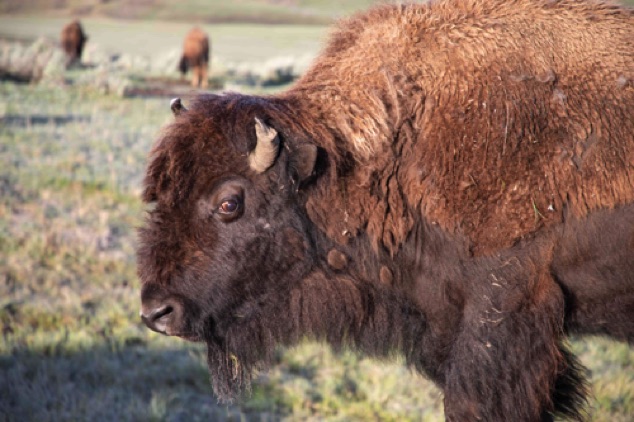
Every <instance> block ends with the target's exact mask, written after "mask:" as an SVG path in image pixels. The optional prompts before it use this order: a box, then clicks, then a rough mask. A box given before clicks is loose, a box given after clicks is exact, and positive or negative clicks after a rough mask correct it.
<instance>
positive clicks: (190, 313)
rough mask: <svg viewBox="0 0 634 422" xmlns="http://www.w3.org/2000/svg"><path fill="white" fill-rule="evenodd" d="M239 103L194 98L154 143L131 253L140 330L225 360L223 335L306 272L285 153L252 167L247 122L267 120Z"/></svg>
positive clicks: (305, 240)
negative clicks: (263, 167)
mask: <svg viewBox="0 0 634 422" xmlns="http://www.w3.org/2000/svg"><path fill="white" fill-rule="evenodd" d="M239 98H240V97H237V96H235V97H233V96H226V97H205V98H201V99H199V100H198V102H197V103H196V104H194V106H193V107H192V109H191V110H189V111H187V112H186V113H184V114H183V115H181V116H179V117H178V118H177V119H176V121H175V122H174V123H173V124H172V125H171V126H170V127H169V128H168V130H167V131H166V134H165V136H164V137H163V138H162V139H161V140H160V141H159V142H158V144H157V145H156V147H155V149H154V151H153V153H152V155H151V160H150V163H149V166H148V171H147V176H146V179H145V192H144V200H145V201H146V202H147V203H150V204H154V207H153V209H151V210H150V211H149V212H148V216H147V219H146V224H145V226H144V227H143V228H142V229H140V231H139V237H140V248H139V251H138V272H139V276H140V278H141V281H142V283H143V288H142V315H143V318H144V320H145V322H146V324H148V326H149V327H150V328H152V329H154V330H156V331H159V332H162V333H165V334H168V335H175V336H180V337H183V338H186V339H190V340H198V341H200V340H204V341H206V342H207V343H208V345H210V348H215V349H214V350H216V351H221V354H222V355H223V358H226V361H227V362H231V360H230V357H231V356H234V355H239V354H240V350H233V348H231V347H230V345H228V344H227V342H228V341H229V340H228V339H227V330H228V328H229V327H232V326H234V325H235V324H236V321H248V320H249V319H251V318H256V319H257V316H258V315H259V309H258V304H259V303H265V302H266V301H267V297H268V296H272V295H275V296H276V297H277V296H279V295H280V294H281V292H284V291H288V290H290V289H291V288H292V286H293V284H294V283H296V282H297V280H299V279H301V278H302V277H303V276H304V275H305V273H306V272H307V271H308V270H309V269H310V266H311V259H310V255H311V251H310V249H311V247H310V245H311V239H310V238H309V237H308V235H307V223H306V220H305V218H304V217H303V215H302V214H301V213H300V212H299V211H298V210H299V207H298V206H297V199H296V190H295V189H293V181H292V177H290V176H289V175H288V174H289V173H288V168H287V162H288V160H287V159H286V157H287V156H286V154H287V153H286V151H285V150H284V151H282V152H281V154H280V157H279V158H278V160H277V162H276V164H275V166H274V167H273V168H271V169H269V170H268V171H267V172H265V173H256V172H255V171H253V170H251V169H250V168H249V166H248V163H247V153H248V151H250V150H252V149H253V147H254V145H255V142H256V141H255V134H254V124H253V123H254V118H255V117H259V118H260V119H264V120H266V119H267V116H266V115H265V114H263V110H262V109H261V108H260V107H259V105H258V104H253V103H252V102H249V101H239ZM238 116H239V117H238ZM236 119H240V120H239V121H238V122H236ZM229 122H230V123H231V125H232V126H231V127H230V128H228V127H227V125H228V123H229ZM232 341H235V340H232ZM237 349H239V348H237ZM219 353H220V352H219ZM260 358H262V357H261V356H252V359H251V360H253V361H257V360H259V359H260ZM219 359H222V358H219ZM241 360H242V361H243V365H249V364H255V362H251V363H250V362H249V358H243V359H241ZM214 366H215V367H220V368H222V367H223V366H222V365H214ZM219 376H220V377H221V375H217V377H219Z"/></svg>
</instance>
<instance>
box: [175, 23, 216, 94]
mask: <svg viewBox="0 0 634 422" xmlns="http://www.w3.org/2000/svg"><path fill="white" fill-rule="evenodd" d="M208 67H209V38H208V37H207V34H205V32H204V31H203V30H201V29H200V28H194V29H192V30H191V31H189V32H188V33H187V35H186V36H185V42H184V44H183V56H182V57H181V60H180V62H179V64H178V69H179V70H180V72H181V74H182V75H183V77H184V76H185V74H186V73H187V71H188V70H189V69H190V68H191V69H192V86H194V87H203V88H206V87H207V71H208Z"/></svg>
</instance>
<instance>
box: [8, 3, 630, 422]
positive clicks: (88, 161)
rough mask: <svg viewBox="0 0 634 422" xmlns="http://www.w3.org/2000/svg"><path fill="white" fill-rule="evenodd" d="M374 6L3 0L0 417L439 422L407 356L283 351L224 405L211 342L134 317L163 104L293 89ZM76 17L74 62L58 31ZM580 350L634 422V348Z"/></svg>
mask: <svg viewBox="0 0 634 422" xmlns="http://www.w3.org/2000/svg"><path fill="white" fill-rule="evenodd" d="M629 1H630V4H632V3H634V0H629ZM374 3H377V2H376V1H372V0H346V1H339V0H233V1H223V0H48V1H45V0H0V328H1V330H2V333H1V335H0V422H1V421H67V420H69V421H71V420H72V421H84V420H91V421H128V420H130V421H196V420H205V421H225V420H227V421H229V420H231V421H278V420H319V421H321V420H328V421H355V420H358V421H366V420H381V421H442V420H444V419H443V413H442V394H441V393H440V391H439V390H438V389H436V388H435V387H434V386H433V385H432V384H431V383H429V382H428V381H426V380H424V379H423V378H422V377H420V376H418V375H416V374H413V373H412V372H411V371H410V370H408V369H407V368H406V367H404V366H403V365H402V362H378V361H374V360H370V359H364V358H361V357H358V356H355V355H353V354H351V353H345V352H344V353H341V354H334V353H333V352H332V351H331V350H330V349H329V348H328V347H327V346H324V345H321V344H315V343H305V344H302V345H300V346H298V347H296V348H294V349H292V350H280V351H279V352H278V354H277V356H276V362H275V365H274V366H273V368H272V369H271V370H270V371H268V372H265V373H262V374H261V375H260V376H259V377H258V378H257V379H256V380H255V382H254V385H253V389H252V391H251V392H250V394H248V395H246V396H245V397H243V398H242V399H241V400H240V401H239V402H236V403H234V404H232V405H220V404H218V402H217V400H216V399H215V398H214V397H213V395H212V392H211V387H210V384H209V379H208V374H207V369H206V365H205V350H204V347H203V346H200V345H195V344H189V343H185V342H183V341H181V340H178V339H172V338H167V337H163V336H160V335H158V334H155V333H153V332H150V330H148V329H146V328H144V326H143V325H142V323H141V321H140V319H139V317H138V312H139V306H140V305H139V282H138V280H137V277H136V273H135V271H136V270H135V262H134V260H135V256H134V254H135V241H136V239H135V228H136V227H137V226H139V225H140V224H141V221H142V218H143V206H142V204H141V203H140V200H139V193H140V182H141V178H142V175H143V172H144V166H145V158H146V155H147V153H148V151H149V150H150V148H151V146H152V143H153V140H154V139H155V138H156V136H157V133H158V131H159V130H160V128H161V126H162V125H164V124H166V123H167V122H169V121H170V120H171V119H172V113H171V111H170V109H169V100H170V98H172V97H174V96H180V97H182V98H183V100H184V103H185V105H187V102H188V99H189V98H191V97H192V96H193V95H196V94H197V93H199V92H201V91H205V90H208V91H214V92H221V91H229V90H230V91H239V92H244V93H253V94H263V93H267V94H268V93H274V92H277V91H280V90H283V89H285V88H286V87H288V86H289V84H292V83H293V80H295V79H296V78H297V77H298V76H299V75H301V73H302V72H303V71H304V70H305V69H306V67H307V66H308V65H309V64H310V62H311V60H312V59H313V58H314V57H315V55H316V54H317V53H318V52H319V50H320V48H321V46H322V45H323V42H324V39H325V37H326V36H327V34H328V31H329V29H328V28H329V25H331V24H332V23H333V22H334V21H335V20H336V19H338V18H341V17H344V16H347V15H349V14H351V13H354V12H355V11H357V10H361V9H364V8H367V7H368V6H370V5H372V4H374ZM75 19H77V20H78V22H79V24H80V27H81V32H80V34H83V36H84V38H85V37H87V40H86V41H85V43H84V45H83V50H82V52H81V55H80V56H79V57H77V54H76V53H75V54H74V56H73V53H71V54H69V53H68V52H67V51H65V50H64V45H67V50H68V51H75V52H76V48H77V46H76V45H75V44H76V42H75V44H73V39H71V40H70V41H69V39H68V37H67V39H66V41H63V40H62V35H61V33H62V28H64V26H65V25H67V24H68V23H70V22H71V21H73V20H75ZM194 27H198V28H199V29H201V30H202V31H203V32H204V33H205V34H206V35H207V37H208V43H209V63H208V66H207V69H208V73H207V75H206V77H204V76H203V79H204V82H206V83H200V84H196V86H193V85H192V81H193V76H192V75H193V74H195V69H194V68H192V66H193V64H192V63H194V62H191V63H190V65H189V66H188V68H189V69H188V70H189V72H187V74H185V75H183V74H181V73H180V72H179V71H178V68H179V64H180V63H181V58H182V57H183V43H184V39H185V36H186V34H187V33H188V32H189V31H190V30H191V29H192V28H194ZM75 35H77V34H75ZM71 38H72V37H71ZM80 38H81V37H80ZM75 41H76V37H75ZM73 48H74V49H75V50H73ZM205 85H206V86H205ZM571 348H572V349H573V350H574V351H575V352H576V353H577V354H578V355H579V356H580V357H581V359H582V361H583V363H584V365H586V367H587V368H588V370H589V377H590V379H591V382H592V397H591V400H590V406H589V414H590V418H589V419H590V420H592V421H623V422H631V421H634V349H633V348H631V347H628V346H627V345H625V344H621V343H616V342H612V341H609V340H606V339H603V338H583V339H573V340H572V341H571Z"/></svg>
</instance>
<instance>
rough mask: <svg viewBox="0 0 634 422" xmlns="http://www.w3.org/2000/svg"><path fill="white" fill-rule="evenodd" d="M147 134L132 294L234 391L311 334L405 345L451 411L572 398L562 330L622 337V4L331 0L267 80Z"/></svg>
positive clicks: (626, 73) (389, 352)
mask: <svg viewBox="0 0 634 422" xmlns="http://www.w3.org/2000/svg"><path fill="white" fill-rule="evenodd" d="M172 110H173V111H174V114H175V115H176V117H175V119H174V121H173V122H172V123H170V124H169V125H168V126H167V127H166V128H164V130H163V132H162V133H161V135H160V136H159V139H158V140H157V141H156V143H155V146H154V147H153V149H152V152H151V153H150V156H149V159H148V166H147V170H146V175H145V178H144V189H143V193H142V197H143V200H144V201H145V202H146V203H147V204H149V209H148V214H147V216H146V221H145V223H144V224H143V226H142V227H141V228H140V229H139V240H140V241H139V246H138V251H137V263H138V275H139V277H140V280H141V282H142V289H141V303H142V307H141V317H142V319H143V321H144V322H145V324H146V325H147V326H148V327H150V328H151V329H153V330H155V331H158V332H160V333H163V334H166V335H170V336H178V337H181V338H184V339H188V340H191V341H200V342H204V343H206V347H207V357H208V366H209V370H210V373H211V378H212V384H213V387H214V390H215V393H216V394H217V395H218V396H219V397H220V398H221V399H231V398H233V397H235V396H236V395H237V394H238V393H239V392H240V391H242V390H243V389H244V388H247V387H248V386H249V380H250V377H251V374H252V373H253V371H254V370H256V369H261V368H265V367H266V366H267V364H268V363H270V362H271V361H272V358H273V356H274V350H275V348H276V347H278V346H280V345H281V346H289V345H293V344H296V343H297V342H299V341H301V340H302V339H304V338H312V339H318V340H323V341H326V342H328V343H330V344H331V345H332V346H333V347H334V348H335V349H341V348H351V349H353V350H355V351H358V352H360V353H363V354H366V355H369V356H376V357H389V356H394V355H400V356H403V357H404V358H405V361H406V362H407V364H408V365H410V366H411V367H412V368H414V369H415V370H417V371H419V372H420V373H421V374H423V375H425V376H427V377H429V378H430V379H431V380H433V381H434V382H435V383H436V384H437V385H438V386H439V387H440V388H441V389H442V390H443V392H444V405H445V415H446V418H447V420H449V421H476V420H485V421H546V420H552V418H554V417H555V416H557V415H559V416H562V417H567V418H574V419H582V418H583V417H584V415H585V413H584V405H585V397H586V393H587V385H586V380H585V371H584V368H583V367H582V366H581V365H580V363H579V362H578V361H577V359H576V358H575V356H574V355H573V354H572V353H571V352H570V351H569V350H568V348H567V347H566V337H567V336H568V335H569V334H578V335H583V334H599V335H607V336H610V337H612V338H614V339H618V340H621V341H626V342H629V343H630V344H631V343H633V342H634V119H633V118H632V113H633V111H634V11H633V10H631V9H627V8H624V7H620V6H616V5H612V4H609V3H602V2H599V1H590V2H584V1H572V0H554V1H553V0H543V1H540V0H537V1H535V0H514V1H507V0H444V1H438V2H431V3H429V4H425V5H423V4H409V5H384V6H380V7H377V8H373V9H371V10H370V11H368V12H366V13H363V14H359V15H356V16H354V17H352V18H349V19H347V20H343V21H342V22H341V23H340V24H339V26H338V29H337V30H336V31H335V32H334V33H333V34H332V35H331V38H330V40H329V43H328V44H327V46H326V48H325V49H324V51H322V53H321V54H320V55H319V56H318V57H317V59H316V61H315V62H314V64H313V65H312V67H311V68H310V69H309V70H308V71H307V72H306V73H305V74H304V75H303V76H302V77H301V78H300V79H299V80H298V81H297V82H296V83H295V85H294V86H293V87H291V88H290V89H289V90H287V91H286V92H283V93H280V94H277V95H273V96H252V95H240V94H237V93H226V94H223V95H211V94H209V95H201V96H198V97H196V98H195V99H194V100H193V101H192V103H191V104H189V105H188V109H186V108H185V106H183V104H182V103H181V102H180V100H178V99H176V100H174V101H173V103H172Z"/></svg>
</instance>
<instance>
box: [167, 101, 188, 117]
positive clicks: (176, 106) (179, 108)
mask: <svg viewBox="0 0 634 422" xmlns="http://www.w3.org/2000/svg"><path fill="white" fill-rule="evenodd" d="M170 108H171V109H172V113H174V116H178V115H180V114H181V113H184V112H186V111H187V109H186V108H185V106H184V105H183V104H182V103H181V99H180V98H174V99H172V101H170Z"/></svg>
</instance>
